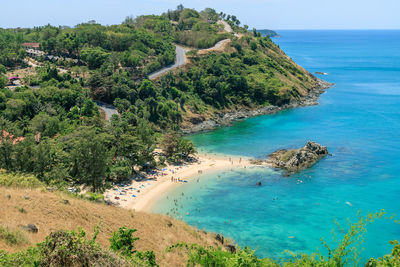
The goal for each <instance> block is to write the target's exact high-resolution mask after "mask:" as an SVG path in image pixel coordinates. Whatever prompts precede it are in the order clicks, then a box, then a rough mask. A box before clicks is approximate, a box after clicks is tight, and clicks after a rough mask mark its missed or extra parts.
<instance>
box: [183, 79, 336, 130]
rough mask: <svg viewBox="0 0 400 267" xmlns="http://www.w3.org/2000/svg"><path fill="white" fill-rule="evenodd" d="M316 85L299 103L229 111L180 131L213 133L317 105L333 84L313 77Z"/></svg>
mask: <svg viewBox="0 0 400 267" xmlns="http://www.w3.org/2000/svg"><path fill="white" fill-rule="evenodd" d="M315 79H316V81H317V83H318V85H317V86H316V87H315V88H312V89H311V90H310V92H309V93H308V94H307V95H306V96H304V97H302V98H301V99H300V100H299V101H292V102H291V103H289V104H286V105H283V106H273V105H271V106H267V107H261V108H256V109H242V110H237V111H229V112H225V113H221V114H216V116H217V117H216V118H213V119H210V120H205V121H202V122H200V123H197V124H193V125H191V126H190V127H189V128H185V129H181V131H182V133H183V134H184V135H190V134H194V133H202V132H209V131H213V130H215V129H216V128H218V127H224V126H231V125H232V123H233V122H235V121H239V120H244V119H247V118H250V117H256V116H260V115H269V114H275V113H277V112H279V111H283V110H288V109H293V108H298V107H306V106H315V105H318V98H319V96H320V95H321V94H323V93H324V92H325V91H326V89H329V88H330V87H332V86H333V85H334V84H333V83H329V82H326V81H324V80H321V79H319V78H317V77H315Z"/></svg>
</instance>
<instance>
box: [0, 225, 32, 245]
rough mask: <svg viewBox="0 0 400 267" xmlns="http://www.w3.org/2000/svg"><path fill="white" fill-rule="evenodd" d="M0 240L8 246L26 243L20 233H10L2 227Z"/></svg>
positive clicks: (0, 228) (10, 231)
mask: <svg viewBox="0 0 400 267" xmlns="http://www.w3.org/2000/svg"><path fill="white" fill-rule="evenodd" d="M0 239H3V240H4V241H5V242H6V243H7V244H8V245H19V244H22V243H26V242H27V239H26V237H25V236H24V234H23V233H22V232H21V231H12V230H10V229H9V228H7V227H3V226H0Z"/></svg>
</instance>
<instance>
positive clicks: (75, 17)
mask: <svg viewBox="0 0 400 267" xmlns="http://www.w3.org/2000/svg"><path fill="white" fill-rule="evenodd" d="M180 3H182V4H183V5H184V6H185V7H190V8H196V9H199V10H200V9H203V8H205V7H212V8H214V9H216V10H217V11H223V12H225V13H228V14H234V15H236V16H237V17H238V18H239V19H240V20H241V21H242V22H243V23H245V24H248V25H249V26H250V27H256V28H257V29H265V28H267V29H276V30H279V29H400V15H399V14H398V13H399V11H400V0H247V1H246V0H213V1H212V0H191V1H189V0H181V1H175V0H158V1H155V0H141V1H138V0H64V1H61V0H2V1H1V9H0V10H1V15H0V27H3V28H7V27H32V26H39V25H44V24H47V23H50V24H52V25H57V26H58V25H69V26H73V25H76V24H78V23H81V22H86V21H89V20H91V19H94V20H96V21H97V22H100V23H102V24H116V23H120V22H122V21H123V20H124V18H125V17H126V16H128V15H133V16H138V15H142V14H161V13H162V12H164V11H166V10H167V9H174V8H175V7H176V6H177V5H178V4H180Z"/></svg>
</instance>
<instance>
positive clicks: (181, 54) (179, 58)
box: [149, 45, 186, 79]
mask: <svg viewBox="0 0 400 267" xmlns="http://www.w3.org/2000/svg"><path fill="white" fill-rule="evenodd" d="M175 47H176V59H175V64H173V65H171V66H168V67H165V68H162V69H161V70H158V71H155V72H153V73H151V74H150V75H149V78H150V79H156V78H158V77H160V76H161V75H163V74H164V73H167V72H168V71H170V70H173V69H175V68H178V67H180V66H182V65H185V63H186V62H185V53H186V50H185V49H184V48H183V47H181V46H179V45H175Z"/></svg>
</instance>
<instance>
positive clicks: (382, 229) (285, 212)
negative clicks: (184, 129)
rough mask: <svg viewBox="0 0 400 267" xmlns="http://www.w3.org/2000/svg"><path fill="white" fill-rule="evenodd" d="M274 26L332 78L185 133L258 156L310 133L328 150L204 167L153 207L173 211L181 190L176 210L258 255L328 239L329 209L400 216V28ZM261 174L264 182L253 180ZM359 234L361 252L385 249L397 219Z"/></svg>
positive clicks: (283, 41) (340, 213) (311, 66)
mask: <svg viewBox="0 0 400 267" xmlns="http://www.w3.org/2000/svg"><path fill="white" fill-rule="evenodd" d="M279 33H280V34H281V36H282V37H281V38H275V39H274V41H275V42H276V43H278V44H279V45H280V47H281V48H282V49H283V50H284V51H285V52H286V53H287V54H288V55H289V56H290V57H292V58H293V59H294V60H295V61H296V62H297V63H298V64H300V65H302V66H303V67H305V68H306V69H307V70H309V71H310V72H312V73H314V72H315V71H322V72H327V73H329V75H328V76H322V77H321V78H323V79H325V80H327V81H329V82H333V83H335V86H334V87H333V88H331V89H328V91H327V92H326V93H325V94H323V95H322V96H321V98H320V105H318V106H312V107H305V108H299V109H294V110H289V111H284V112H281V113H278V114H275V115H268V116H260V117H256V118H251V119H248V120H246V121H242V122H238V123H236V124H235V125H234V126H233V127H226V128H221V129H218V130H216V131H213V132H211V133H205V134H198V135H194V136H192V137H191V138H192V140H193V141H194V142H195V144H196V145H197V146H198V147H199V148H200V150H202V151H206V152H215V153H225V154H232V155H243V156H251V157H259V158H263V157H265V156H266V155H267V154H269V153H270V152H272V151H274V150H277V149H280V148H294V147H300V146H303V145H304V144H305V142H306V140H309V139H310V140H315V141H317V142H319V143H321V144H323V145H326V146H328V149H329V151H330V152H331V153H332V154H333V155H332V156H331V157H327V158H325V159H323V160H322V161H320V162H319V163H318V164H316V165H315V166H313V167H312V168H310V169H308V170H306V171H304V172H302V173H299V174H297V175H294V176H292V177H290V178H285V177H282V175H281V174H280V173H279V172H276V171H272V170H269V169H252V170H249V169H243V170H239V171H229V172H224V173H219V174H212V175H208V176H203V177H201V179H200V182H199V183H197V182H192V183H189V184H186V185H184V186H182V187H180V188H179V189H177V190H176V191H175V192H173V193H171V194H170V195H169V197H168V199H167V198H166V197H163V198H162V199H161V201H160V203H159V204H158V205H157V206H156V207H155V209H154V211H155V212H163V213H166V212H170V210H171V208H172V207H175V206H174V202H173V201H172V199H174V198H175V199H179V201H178V203H179V204H178V209H179V214H181V215H182V216H183V220H185V221H186V222H188V223H189V224H192V225H196V226H198V227H200V228H204V229H206V230H208V231H216V232H221V233H223V234H225V235H227V236H230V237H232V238H233V239H234V240H236V241H237V242H238V244H239V245H241V246H246V245H247V246H250V247H252V248H255V249H257V254H258V255H259V256H263V257H280V256H282V255H284V254H282V252H283V251H284V250H291V251H294V252H305V253H310V252H314V251H316V249H317V248H320V250H321V252H323V251H324V250H323V248H322V246H321V243H320V237H323V238H325V239H328V240H330V236H331V234H330V231H331V229H332V228H333V227H334V224H333V219H334V218H336V219H338V220H339V221H340V222H342V223H344V221H345V219H346V218H351V219H354V218H355V214H356V212H357V211H358V210H362V211H363V212H364V213H365V212H376V211H379V210H380V209H382V208H384V209H386V211H387V212H388V213H390V214H392V213H395V214H398V215H399V216H400V202H399V196H400V142H399V137H400V109H399V106H400V31H281V32H279ZM218 176H220V177H218ZM259 180H260V181H262V184H263V186H262V187H256V186H254V185H255V183H256V182H257V181H259ZM298 180H302V181H303V182H302V183H301V182H299V181H298ZM182 192H184V193H185V195H184V196H182V195H181V193H182ZM190 197H191V198H190ZM346 202H348V203H347V204H346ZM349 204H351V205H349ZM181 206H182V207H181ZM289 236H291V237H294V238H289ZM366 238H367V240H366V243H365V244H364V247H366V249H365V251H364V252H363V254H362V255H363V257H364V258H369V257H377V256H382V255H383V254H386V253H388V252H390V248H391V246H390V245H389V244H388V241H389V240H393V239H400V226H399V225H396V224H394V223H391V222H389V221H381V222H378V223H376V224H374V225H373V226H371V227H369V228H368V234H367V236H366Z"/></svg>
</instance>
